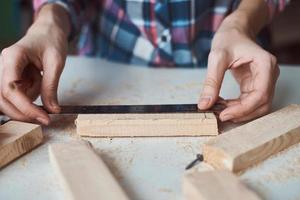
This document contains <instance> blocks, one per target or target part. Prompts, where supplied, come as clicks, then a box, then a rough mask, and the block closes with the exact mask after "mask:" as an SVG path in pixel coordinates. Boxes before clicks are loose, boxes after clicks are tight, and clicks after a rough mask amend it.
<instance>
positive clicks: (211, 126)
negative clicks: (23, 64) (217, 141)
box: [76, 113, 218, 137]
mask: <svg viewBox="0 0 300 200" xmlns="http://www.w3.org/2000/svg"><path fill="white" fill-rule="evenodd" d="M76 127H77V134H79V135H81V136H91V137H135V136H138V137H144V136H199V135H217V134H218V125H217V119H216V117H215V115H214V114H213V113H172V114H171V113H161V114H81V115H78V118H77V120H76Z"/></svg>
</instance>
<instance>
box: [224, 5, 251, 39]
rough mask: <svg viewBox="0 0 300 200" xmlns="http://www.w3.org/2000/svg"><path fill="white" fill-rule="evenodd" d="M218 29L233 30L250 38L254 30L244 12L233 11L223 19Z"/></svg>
mask: <svg viewBox="0 0 300 200" xmlns="http://www.w3.org/2000/svg"><path fill="white" fill-rule="evenodd" d="M219 30H220V31H234V32H237V33H239V34H244V35H247V36H248V37H250V38H254V37H255V35H256V31H255V30H254V29H253V28H252V26H251V25H250V21H249V18H248V16H247V15H246V14H245V13H244V12H240V11H235V12H233V13H232V14H231V15H229V16H228V17H226V18H225V19H224V21H223V22H222V24H221V26H220V28H219Z"/></svg>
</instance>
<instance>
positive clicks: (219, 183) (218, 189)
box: [183, 170, 260, 200]
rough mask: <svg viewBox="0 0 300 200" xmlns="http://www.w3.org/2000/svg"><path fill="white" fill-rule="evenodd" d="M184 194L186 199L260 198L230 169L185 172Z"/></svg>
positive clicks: (247, 199) (245, 199) (244, 199)
mask: <svg viewBox="0 0 300 200" xmlns="http://www.w3.org/2000/svg"><path fill="white" fill-rule="evenodd" d="M183 194H184V197H185V199H186V200H220V199H226V200H241V199H243V200H259V199H260V198H259V197H258V196H257V194H255V193H254V192H252V191H251V190H250V189H248V188H247V187H246V186H245V185H244V184H243V183H242V182H241V181H239V179H238V178H237V177H236V176H234V174H232V173H230V172H229V171H225V170H221V171H206V172H197V171H194V172H193V173H187V174H185V176H184V178H183Z"/></svg>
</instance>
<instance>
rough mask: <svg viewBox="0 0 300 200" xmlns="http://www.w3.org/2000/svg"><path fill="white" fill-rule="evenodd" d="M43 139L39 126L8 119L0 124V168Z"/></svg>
mask: <svg viewBox="0 0 300 200" xmlns="http://www.w3.org/2000/svg"><path fill="white" fill-rule="evenodd" d="M42 141H43V133H42V129H41V126H39V125H36V124H30V123H24V122H17V121H9V122H7V123H5V124H4V125H1V126H0V168H2V167H4V166H6V165H7V164H8V163H10V162H11V161H13V160H15V159H16V158H18V157H20V156H21V155H23V154H25V153H26V152H28V151H30V150H32V149H33V148H34V147H36V146H37V145H39V144H41V143H42Z"/></svg>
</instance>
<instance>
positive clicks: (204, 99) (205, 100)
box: [199, 96, 212, 108]
mask: <svg viewBox="0 0 300 200" xmlns="http://www.w3.org/2000/svg"><path fill="white" fill-rule="evenodd" d="M211 99H212V97H211V96H203V97H201V98H200V101H199V107H200V108H206V107H207V106H208V105H209V103H210V101H211Z"/></svg>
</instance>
